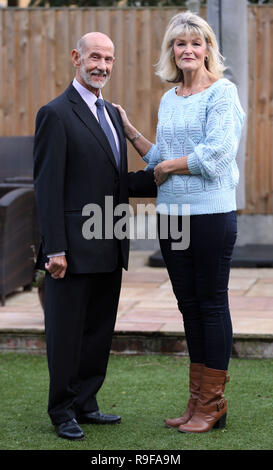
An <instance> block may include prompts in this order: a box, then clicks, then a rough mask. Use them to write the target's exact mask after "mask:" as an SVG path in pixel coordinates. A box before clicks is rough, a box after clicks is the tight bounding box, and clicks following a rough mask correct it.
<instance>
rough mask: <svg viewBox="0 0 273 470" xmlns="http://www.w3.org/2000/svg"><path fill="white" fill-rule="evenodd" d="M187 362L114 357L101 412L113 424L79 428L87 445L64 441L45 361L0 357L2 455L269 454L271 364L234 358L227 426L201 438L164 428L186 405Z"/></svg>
mask: <svg viewBox="0 0 273 470" xmlns="http://www.w3.org/2000/svg"><path fill="white" fill-rule="evenodd" d="M188 363H189V362H188V358H181V357H177V356H158V355H149V356H111V357H110V361H109V366H108V373H107V377H106V380H105V383H104V385H103V387H102V389H101V390H100V392H99V395H98V402H99V406H100V409H101V410H102V411H103V412H105V413H114V414H120V415H121V416H122V422H121V424H118V425H113V426H101V425H82V429H83V430H84V433H85V440H84V441H68V440H64V439H61V438H59V437H58V436H57V435H56V433H55V431H54V428H53V426H52V425H51V423H50V421H49V417H48V415H47V412H46V407H47V395H48V371H47V362H46V358H45V356H31V355H24V354H21V355H19V354H15V353H8V354H0V393H1V400H0V420H1V426H0V449H1V450H91V449H92V450H100V451H102V450H185V451H186V450H272V449H273V397H272V390H273V373H272V372H273V360H271V359H263V360H262V359H257V360H253V359H232V360H231V361H230V367H229V372H230V377H231V379H230V382H229V383H228V384H227V386H226V393H225V395H226V397H227V399H228V416H227V426H226V428H225V429H224V430H212V431H211V432H209V433H204V434H184V433H180V432H178V431H177V430H175V429H168V428H166V427H164V424H163V420H164V418H165V417H174V416H177V415H178V414H179V413H180V412H181V411H183V410H184V407H185V404H186V402H187V399H188Z"/></svg>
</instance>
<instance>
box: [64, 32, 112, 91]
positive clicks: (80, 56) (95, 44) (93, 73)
mask: <svg viewBox="0 0 273 470" xmlns="http://www.w3.org/2000/svg"><path fill="white" fill-rule="evenodd" d="M114 60H115V58H114V44H113V42H112V41H111V39H110V38H109V37H108V36H107V35H106V34H104V33H100V32H92V33H87V34H85V35H84V36H82V38H81V39H80V40H79V41H78V43H77V49H73V51H72V62H73V65H74V67H75V69H76V79H77V80H78V81H79V82H80V83H81V84H82V85H83V86H84V87H86V88H88V89H89V90H90V91H92V92H93V93H95V94H96V95H97V96H98V94H99V89H100V88H102V87H103V86H104V85H106V83H107V82H108V80H109V78H110V76H111V72H112V68H113V64H114Z"/></svg>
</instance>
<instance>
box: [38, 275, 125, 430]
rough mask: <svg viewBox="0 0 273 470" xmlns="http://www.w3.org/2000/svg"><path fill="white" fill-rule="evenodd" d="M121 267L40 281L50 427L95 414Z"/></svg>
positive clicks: (113, 324)
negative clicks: (79, 415) (82, 415)
mask: <svg viewBox="0 0 273 470" xmlns="http://www.w3.org/2000/svg"><path fill="white" fill-rule="evenodd" d="M121 275H122V268H121V267H119V268H117V269H116V270H115V271H113V272H110V273H101V274H69V273H66V275H65V277H64V278H63V279H57V280H54V279H53V278H52V277H51V276H50V275H49V274H48V273H47V274H46V281H45V331H46V343H47V356H48V367H49V376H50V387H49V402H48V413H49V416H50V418H51V421H52V423H53V424H59V423H61V422H64V421H68V420H70V419H71V418H74V417H75V416H77V415H78V414H81V413H85V412H90V411H95V410H97V409H98V404H97V400H96V394H97V392H98V390H99V389H100V387H101V385H102V383H103V381H104V378H105V374H106V369H107V363H108V358H109V353H110V347H111V341H112V334H113V331H114V326H115V320H116V314H117V308H118V301H119V295H120V286H121Z"/></svg>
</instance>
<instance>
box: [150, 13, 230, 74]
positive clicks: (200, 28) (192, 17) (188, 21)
mask: <svg viewBox="0 0 273 470" xmlns="http://www.w3.org/2000/svg"><path fill="white" fill-rule="evenodd" d="M181 35H186V36H192V35H197V36H200V37H203V38H204V40H205V41H206V44H207V49H208V58H207V60H205V66H206V68H207V70H208V71H209V72H211V73H213V74H214V75H216V76H217V78H220V77H222V76H223V72H224V70H225V66H224V57H223V56H222V55H221V54H220V51H219V47H218V44H217V40H216V37H215V34H214V32H213V30H212V29H211V27H210V25H209V24H208V23H207V22H206V21H205V20H204V19H203V18H201V17H200V16H198V15H196V14H194V13H192V12H191V11H186V12H183V13H178V14H177V15H175V16H173V18H171V20H170V21H169V24H168V26H167V29H166V32H165V35H164V38H163V41H162V45H161V54H160V58H159V61H158V63H157V64H156V75H158V76H159V77H160V78H161V79H162V80H164V81H167V82H173V83H178V82H183V79H184V77H183V72H182V70H180V69H179V68H178V67H177V65H176V63H175V59H174V53H173V44H174V41H175V39H176V38H177V37H178V36H181Z"/></svg>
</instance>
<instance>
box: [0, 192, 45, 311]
mask: <svg viewBox="0 0 273 470" xmlns="http://www.w3.org/2000/svg"><path fill="white" fill-rule="evenodd" d="M34 219H35V199H34V191H33V188H31V187H16V185H13V184H11V185H9V184H7V183H6V184H0V298H1V303H2V305H5V298H6V295H7V294H9V293H11V292H14V291H15V290H16V289H17V288H19V287H23V288H24V289H30V288H31V286H32V280H33V273H34V256H33V248H34V247H35V244H36V243H37V240H36V231H35V227H34Z"/></svg>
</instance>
